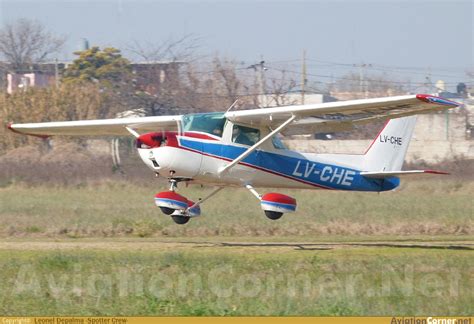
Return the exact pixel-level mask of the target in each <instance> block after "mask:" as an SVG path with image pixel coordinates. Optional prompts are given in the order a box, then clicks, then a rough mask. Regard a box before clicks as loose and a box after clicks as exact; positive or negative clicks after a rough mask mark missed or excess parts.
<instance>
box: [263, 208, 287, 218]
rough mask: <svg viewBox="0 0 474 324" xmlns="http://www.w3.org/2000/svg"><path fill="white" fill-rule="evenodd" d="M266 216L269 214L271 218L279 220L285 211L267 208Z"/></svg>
mask: <svg viewBox="0 0 474 324" xmlns="http://www.w3.org/2000/svg"><path fill="white" fill-rule="evenodd" d="M265 216H267V217H268V218H270V219H271V220H277V219H280V218H281V216H283V213H279V212H274V211H270V210H265Z"/></svg>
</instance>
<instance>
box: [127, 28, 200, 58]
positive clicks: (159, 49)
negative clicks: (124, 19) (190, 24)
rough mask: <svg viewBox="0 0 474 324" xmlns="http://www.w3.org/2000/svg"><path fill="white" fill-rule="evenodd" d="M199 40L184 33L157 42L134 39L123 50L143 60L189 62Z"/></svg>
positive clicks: (193, 56) (197, 46) (194, 53)
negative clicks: (177, 36)
mask: <svg viewBox="0 0 474 324" xmlns="http://www.w3.org/2000/svg"><path fill="white" fill-rule="evenodd" d="M200 41H201V39H200V38H199V37H196V36H195V35H193V34H186V35H184V36H182V37H180V38H177V39H176V38H173V37H170V38H168V39H166V40H164V41H162V42H159V43H153V42H139V41H137V40H134V41H133V42H132V43H130V44H128V45H127V46H126V47H125V51H126V52H129V53H130V54H132V55H133V56H136V57H137V58H138V59H139V60H144V61H145V62H154V61H171V62H176V61H186V62H190V61H192V60H194V59H195V58H196V51H197V50H198V49H199V47H200V45H199V44H200Z"/></svg>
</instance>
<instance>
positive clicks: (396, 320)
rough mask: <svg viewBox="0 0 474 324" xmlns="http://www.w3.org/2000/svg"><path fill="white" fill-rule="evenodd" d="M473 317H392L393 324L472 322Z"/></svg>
mask: <svg viewBox="0 0 474 324" xmlns="http://www.w3.org/2000/svg"><path fill="white" fill-rule="evenodd" d="M471 320H472V318H471V317H392V321H391V322H390V323H391V324H472V322H471Z"/></svg>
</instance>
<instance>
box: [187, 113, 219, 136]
mask: <svg viewBox="0 0 474 324" xmlns="http://www.w3.org/2000/svg"><path fill="white" fill-rule="evenodd" d="M224 124H225V117H224V113H221V112H218V113H204V114H189V115H184V116H183V130H184V131H185V132H190V131H194V132H203V133H207V134H212V135H216V136H219V137H222V132H223V131H224Z"/></svg>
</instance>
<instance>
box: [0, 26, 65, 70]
mask: <svg viewBox="0 0 474 324" xmlns="http://www.w3.org/2000/svg"><path fill="white" fill-rule="evenodd" d="M65 41H66V39H65V38H64V37H58V36H54V35H53V34H51V33H50V32H49V31H47V30H46V28H45V27H44V26H43V25H42V24H41V23H39V22H38V21H35V20H29V19H19V20H17V21H16V22H14V23H12V24H5V25H4V26H3V28H2V29H0V55H1V56H3V58H4V59H5V60H6V61H7V62H8V63H10V64H11V67H12V68H13V69H16V70H19V69H22V68H24V67H25V66H26V65H28V64H33V63H40V62H44V61H45V60H47V59H49V58H50V56H51V55H52V54H54V53H57V52H59V51H60V50H61V48H62V47H63V45H64V43H65Z"/></svg>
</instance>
